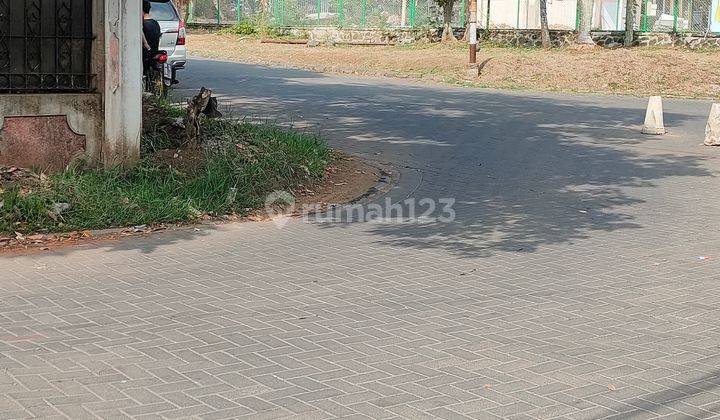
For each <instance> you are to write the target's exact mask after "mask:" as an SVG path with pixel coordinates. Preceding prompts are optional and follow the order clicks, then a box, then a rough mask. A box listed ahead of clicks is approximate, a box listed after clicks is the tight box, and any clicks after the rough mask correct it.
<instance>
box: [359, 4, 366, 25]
mask: <svg viewBox="0 0 720 420" xmlns="http://www.w3.org/2000/svg"><path fill="white" fill-rule="evenodd" d="M365 26H367V0H362V1H361V2H360V27H361V28H364V27H365Z"/></svg>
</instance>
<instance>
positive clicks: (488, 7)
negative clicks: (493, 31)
mask: <svg viewBox="0 0 720 420" xmlns="http://www.w3.org/2000/svg"><path fill="white" fill-rule="evenodd" d="M485 30H488V31H489V30H490V0H487V12H485Z"/></svg>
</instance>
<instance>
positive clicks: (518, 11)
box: [515, 0, 520, 29]
mask: <svg viewBox="0 0 720 420" xmlns="http://www.w3.org/2000/svg"><path fill="white" fill-rule="evenodd" d="M515 29H520V0H517V16H516V17H515Z"/></svg>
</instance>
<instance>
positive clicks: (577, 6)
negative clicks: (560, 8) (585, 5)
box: [575, 0, 582, 31]
mask: <svg viewBox="0 0 720 420" xmlns="http://www.w3.org/2000/svg"><path fill="white" fill-rule="evenodd" d="M581 1H582V0H576V1H575V30H576V31H577V30H579V29H580V2H581Z"/></svg>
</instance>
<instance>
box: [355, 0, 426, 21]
mask: <svg viewBox="0 0 720 420" xmlns="http://www.w3.org/2000/svg"><path fill="white" fill-rule="evenodd" d="M409 1H410V10H409V12H408V13H409V16H408V21H409V24H410V27H411V28H414V27H415V6H416V4H415V2H416V1H417V0H409ZM364 3H365V0H363V6H364V5H365V4H364ZM364 12H365V10H364V9H363V13H364Z"/></svg>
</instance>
